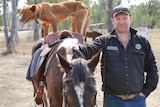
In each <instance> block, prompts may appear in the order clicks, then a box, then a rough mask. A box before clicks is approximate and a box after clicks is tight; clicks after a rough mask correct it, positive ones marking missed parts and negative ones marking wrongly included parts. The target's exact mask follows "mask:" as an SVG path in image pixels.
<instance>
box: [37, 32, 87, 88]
mask: <svg viewBox="0 0 160 107" xmlns="http://www.w3.org/2000/svg"><path fill="white" fill-rule="evenodd" d="M64 38H77V40H78V43H83V41H84V40H83V36H82V35H81V34H80V33H76V32H70V31H68V30H63V31H60V32H54V33H51V34H49V35H48V36H47V39H46V40H47V41H46V42H47V44H48V46H47V47H45V48H44V49H43V50H42V52H41V54H40V56H41V57H42V58H41V60H40V63H39V67H38V70H37V76H36V81H37V84H38V85H39V83H40V81H45V80H44V76H45V75H44V71H45V67H46V63H47V61H48V59H49V57H50V55H51V54H52V53H53V52H54V50H55V47H52V45H53V44H54V43H55V42H57V41H59V40H61V39H64Z"/></svg>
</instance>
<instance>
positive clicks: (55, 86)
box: [32, 31, 99, 107]
mask: <svg viewBox="0 0 160 107" xmlns="http://www.w3.org/2000/svg"><path fill="white" fill-rule="evenodd" d="M56 35H58V36H57V38H55V37H56ZM76 35H77V34H75V33H74V32H73V33H72V32H71V33H70V32H68V31H63V32H59V33H56V34H55V33H53V34H51V35H48V44H49V46H50V47H51V50H50V52H48V53H47V54H46V55H45V59H44V61H43V63H42V64H41V66H40V67H39V69H38V71H37V76H36V78H33V80H32V83H33V86H34V89H35V92H37V90H38V92H39V91H40V92H41V91H42V93H41V95H39V96H41V97H39V98H36V99H35V101H36V103H37V102H38V104H41V103H43V104H44V105H45V106H47V107H48V106H49V107H62V106H63V105H65V104H67V105H68V107H72V106H71V105H72V104H73V102H74V104H73V105H75V104H76V105H79V106H76V107H81V106H80V105H83V104H84V105H83V107H94V106H92V105H95V104H96V103H95V102H96V101H95V98H96V83H95V79H94V78H93V72H94V69H95V65H94V66H93V65H92V64H91V62H92V63H95V62H96V64H97V63H98V61H95V60H97V59H98V56H99V55H97V56H96V57H94V58H93V59H94V60H93V59H92V60H91V61H90V62H88V61H85V60H84V59H83V60H82V59H81V60H82V62H83V63H84V62H85V63H86V64H87V65H86V66H81V67H80V68H84V69H82V70H87V72H86V71H84V73H83V75H82V78H87V79H86V81H85V82H84V80H83V82H84V83H82V84H84V87H82V88H83V89H84V97H83V100H80V101H79V100H76V101H75V99H80V98H77V97H76V95H73V96H75V97H68V96H70V95H71V94H69V95H68V94H65V96H64V91H63V90H66V89H67V88H65V87H66V86H67V87H70V86H68V85H66V82H63V81H64V80H63V76H64V74H67V75H69V74H68V73H69V72H68V73H67V70H65V71H63V70H62V68H64V69H66V68H65V67H64V66H61V63H62V62H63V61H62V60H61V61H60V59H64V58H66V61H71V58H69V57H70V55H67V54H66V51H65V48H66V47H67V45H68V46H70V45H71V43H73V42H74V41H75V40H76V39H75V38H79V39H78V42H76V43H79V42H80V43H82V42H83V37H80V35H78V36H76ZM53 37H54V39H53ZM68 37H69V38H70V39H69V38H68ZM71 38H72V39H71ZM53 40H54V43H53ZM70 40H71V41H70ZM66 41H68V43H67V42H66ZM41 43H42V42H38V44H36V46H40V45H39V44H41ZM36 46H34V47H33V49H32V52H33V53H34V52H35V50H37V48H36ZM57 54H58V55H57ZM60 55H61V56H63V58H62V57H60ZM58 56H59V57H58ZM67 56H69V57H67ZM72 56H73V55H72ZM75 56H78V54H76V53H75V52H74V58H76V57H75ZM72 58H73V57H72ZM60 62H61V63H60ZM75 62H76V61H75ZM62 65H63V64H62ZM79 65H80V64H79ZM89 71H90V73H89ZM79 74H80V72H79ZM79 74H77V75H79ZM84 74H85V75H87V76H84ZM71 76H73V75H71ZM83 76H84V77H83ZM66 78H67V77H66ZM75 78H78V77H75ZM82 78H80V79H81V80H82ZM65 80H67V79H65ZM79 81H80V80H79ZM41 82H43V84H44V85H42V86H40V83H41ZM80 82H81V81H80ZM80 84H81V83H80ZM64 86H65V87H64ZM77 86H78V85H76V87H77ZM43 87H45V89H46V90H47V95H46V93H43V90H44V88H43ZM76 89H78V87H77V88H76ZM75 92H78V91H75ZM34 94H35V93H34ZM73 94H74V93H73ZM68 98H69V99H68ZM47 99H49V102H47ZM66 101H67V102H66ZM70 101H71V102H72V103H71V102H70ZM83 101H84V103H83ZM64 102H65V103H64ZM82 103H83V104H82Z"/></svg>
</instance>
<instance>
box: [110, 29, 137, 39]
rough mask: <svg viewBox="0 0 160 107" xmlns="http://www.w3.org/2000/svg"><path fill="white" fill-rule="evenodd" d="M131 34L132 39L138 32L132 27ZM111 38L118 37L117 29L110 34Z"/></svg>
mask: <svg viewBox="0 0 160 107" xmlns="http://www.w3.org/2000/svg"><path fill="white" fill-rule="evenodd" d="M130 32H131V38H132V37H133V36H134V35H136V33H137V30H135V29H133V28H132V27H130ZM110 36H112V37H116V30H115V29H114V30H113V31H112V32H111V33H110Z"/></svg>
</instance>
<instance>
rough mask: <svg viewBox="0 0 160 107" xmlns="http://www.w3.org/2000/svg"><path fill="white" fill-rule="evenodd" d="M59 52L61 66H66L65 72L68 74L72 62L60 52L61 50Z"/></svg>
mask: <svg viewBox="0 0 160 107" xmlns="http://www.w3.org/2000/svg"><path fill="white" fill-rule="evenodd" d="M57 54H58V58H59V61H60V64H61V66H62V67H63V68H64V70H65V72H66V73H67V74H68V73H69V71H70V70H71V69H72V67H71V64H70V63H69V62H68V61H67V59H66V58H65V57H64V56H63V55H62V54H60V53H59V52H57Z"/></svg>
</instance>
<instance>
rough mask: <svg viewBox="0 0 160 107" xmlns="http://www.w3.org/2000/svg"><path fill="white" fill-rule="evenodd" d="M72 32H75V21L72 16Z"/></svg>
mask: <svg viewBox="0 0 160 107" xmlns="http://www.w3.org/2000/svg"><path fill="white" fill-rule="evenodd" d="M72 32H77V27H76V19H75V17H74V16H72Z"/></svg>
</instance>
